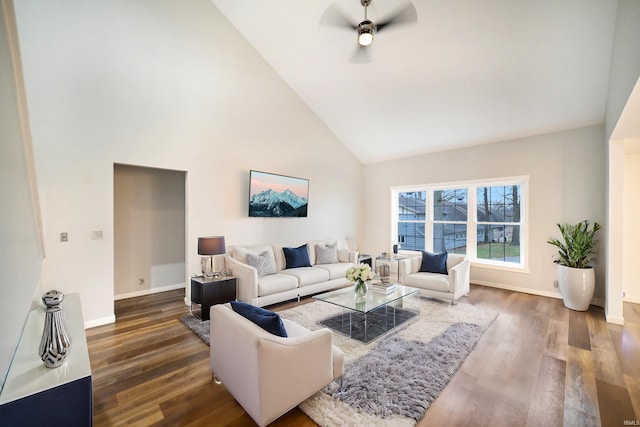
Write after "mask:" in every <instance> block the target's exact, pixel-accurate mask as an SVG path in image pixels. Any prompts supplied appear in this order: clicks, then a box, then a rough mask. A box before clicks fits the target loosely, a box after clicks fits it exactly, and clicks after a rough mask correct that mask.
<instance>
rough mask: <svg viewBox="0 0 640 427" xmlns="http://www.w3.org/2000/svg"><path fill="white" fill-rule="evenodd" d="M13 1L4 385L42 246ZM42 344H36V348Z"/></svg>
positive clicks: (1, 6)
mask: <svg viewBox="0 0 640 427" xmlns="http://www.w3.org/2000/svg"><path fill="white" fill-rule="evenodd" d="M21 73H22V71H21V65H20V60H19V46H18V40H17V37H16V33H15V20H14V15H13V6H12V2H11V1H6V0H2V1H1V2H0V93H1V94H2V102H0V141H1V142H0V200H2V207H1V208H0V295H2V306H1V307H0V391H1V390H2V386H3V385H4V381H5V377H6V374H7V371H8V369H9V365H10V363H11V360H12V358H13V354H14V352H15V348H16V345H17V344H18V342H19V340H20V335H21V333H22V328H23V327H24V323H25V320H26V318H27V314H28V313H29V310H30V309H31V307H32V302H33V298H34V295H37V296H40V295H42V294H41V292H40V291H41V287H40V274H41V272H42V256H43V253H42V250H41V242H40V236H39V231H38V230H39V226H38V206H37V204H34V201H35V200H36V198H37V188H36V187H34V186H32V184H35V177H33V176H32V172H33V169H32V166H33V157H32V155H31V149H30V148H31V143H30V141H29V138H28V131H29V126H28V117H27V116H26V114H25V112H26V111H25V109H24V88H23V87H22V76H21ZM36 350H37V349H34V351H36Z"/></svg>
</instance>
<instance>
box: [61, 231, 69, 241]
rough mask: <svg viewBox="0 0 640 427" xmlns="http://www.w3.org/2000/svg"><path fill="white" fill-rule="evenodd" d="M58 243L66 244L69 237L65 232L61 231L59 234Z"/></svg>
mask: <svg viewBox="0 0 640 427" xmlns="http://www.w3.org/2000/svg"><path fill="white" fill-rule="evenodd" d="M60 241H61V242H68V241H69V235H68V234H67V232H66V231H63V232H62V233H60Z"/></svg>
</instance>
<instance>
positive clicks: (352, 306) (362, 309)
mask: <svg viewBox="0 0 640 427" xmlns="http://www.w3.org/2000/svg"><path fill="white" fill-rule="evenodd" d="M354 288H355V287H354V286H350V287H348V288H343V289H338V290H336V291H331V292H326V293H324V294H319V295H315V296H314V297H313V298H314V299H316V300H318V301H323V302H326V303H329V304H333V305H336V306H338V307H342V308H344V309H345V311H344V312H342V313H340V314H338V315H335V316H331V317H328V318H326V319H322V320H320V321H319V322H318V323H319V324H321V325H323V326H326V327H328V328H330V329H333V330H334V331H337V332H340V333H341V334H344V335H346V336H348V337H350V338H352V339H355V340H358V341H361V342H363V343H365V344H368V343H370V342H372V341H374V340H375V339H377V338H380V337H381V336H383V335H385V334H386V333H387V332H389V331H391V330H392V329H394V328H397V327H398V326H400V325H402V324H404V323H406V322H408V321H409V320H411V319H413V318H414V317H415V316H416V315H417V314H418V313H417V312H415V311H413V310H409V309H407V308H404V307H403V300H404V299H405V298H407V297H409V296H411V295H416V294H417V293H418V292H419V290H418V289H417V288H412V287H409V286H403V285H395V289H394V290H393V291H391V292H389V293H383V292H378V291H375V290H372V289H369V290H368V291H367V294H366V295H365V296H364V297H360V298H359V297H357V296H356V294H355V290H354Z"/></svg>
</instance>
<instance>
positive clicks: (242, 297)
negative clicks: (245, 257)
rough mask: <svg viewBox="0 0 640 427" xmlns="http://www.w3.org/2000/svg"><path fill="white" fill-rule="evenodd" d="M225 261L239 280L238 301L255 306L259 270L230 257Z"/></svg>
mask: <svg viewBox="0 0 640 427" xmlns="http://www.w3.org/2000/svg"><path fill="white" fill-rule="evenodd" d="M224 259H225V265H226V267H227V270H229V273H231V275H232V276H235V277H237V278H238V300H239V301H243V302H246V303H249V304H253V303H254V302H255V299H257V298H258V270H256V269H255V268H254V267H251V266H250V265H247V264H245V263H243V262H240V261H238V260H236V259H234V258H233V257H231V256H230V255H225V257H224Z"/></svg>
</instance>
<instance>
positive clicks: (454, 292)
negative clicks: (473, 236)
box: [398, 254, 470, 304]
mask: <svg viewBox="0 0 640 427" xmlns="http://www.w3.org/2000/svg"><path fill="white" fill-rule="evenodd" d="M398 263H399V264H398V268H399V272H400V282H401V283H402V284H403V285H407V286H412V287H414V288H419V289H420V295H422V296H425V297H431V298H437V299H442V300H447V301H451V303H452V304H453V303H455V301H456V300H457V299H458V298H460V297H461V296H463V295H468V294H469V270H470V262H469V260H468V259H465V257H464V255H458V254H448V255H447V272H448V274H440V273H427V272H420V266H421V265H422V257H421V256H416V257H409V258H405V259H402V260H400V261H399V262H398Z"/></svg>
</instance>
